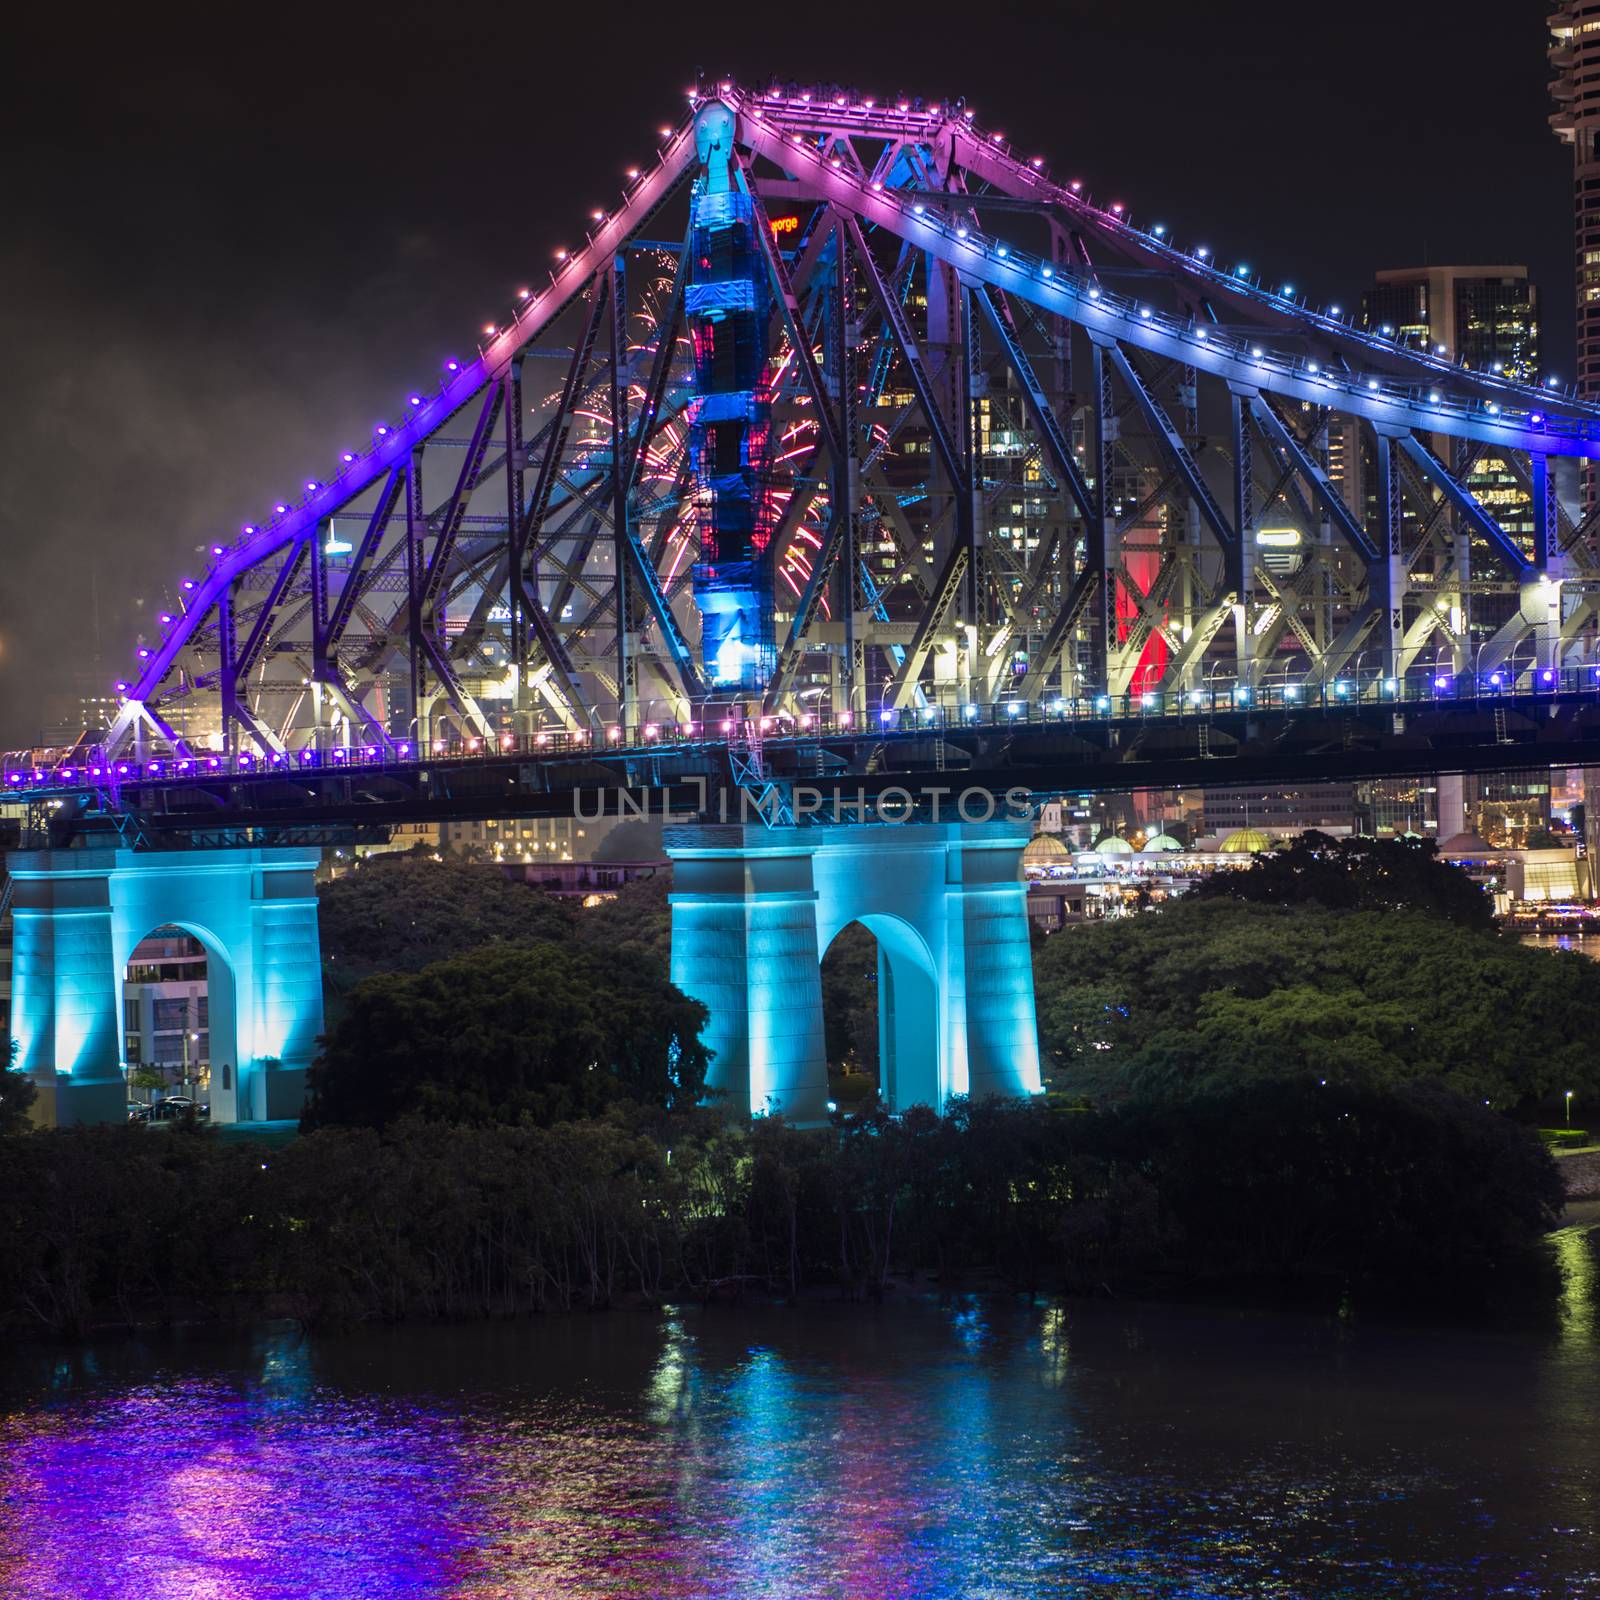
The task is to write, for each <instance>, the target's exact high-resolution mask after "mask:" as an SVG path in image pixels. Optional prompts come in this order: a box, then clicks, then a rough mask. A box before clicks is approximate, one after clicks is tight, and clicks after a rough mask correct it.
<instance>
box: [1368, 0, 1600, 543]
mask: <svg viewBox="0 0 1600 1600" xmlns="http://www.w3.org/2000/svg"><path fill="white" fill-rule="evenodd" d="M1596 13H1597V15H1600V0H1596ZM1361 309H1362V314H1363V316H1364V317H1365V319H1366V323H1367V326H1368V327H1369V328H1371V329H1372V330H1373V331H1374V332H1385V333H1387V334H1389V335H1391V336H1392V337H1394V338H1397V339H1403V340H1405V341H1406V342H1407V343H1408V344H1413V345H1422V346H1425V347H1427V348H1430V349H1436V350H1440V351H1441V352H1442V353H1444V354H1446V355H1448V356H1449V357H1450V359H1451V360H1452V361H1459V362H1461V363H1462V364H1463V365H1464V366H1466V367H1469V368H1471V369H1472V370H1473V371H1475V372H1493V373H1498V374H1500V375H1502V376H1504V377H1507V378H1514V379H1516V380H1517V381H1518V382H1521V383H1537V382H1538V381H1539V289H1538V286H1537V285H1536V284H1535V283H1533V281H1532V280H1531V279H1530V278H1529V277H1528V269H1527V268H1526V267H1398V268H1392V269H1390V270H1388V271H1385V272H1380V273H1379V274H1378V275H1377V279H1376V281H1375V282H1374V284H1373V286H1372V287H1371V288H1370V289H1368V290H1367V291H1366V292H1365V293H1364V294H1363V295H1362V297H1361ZM1438 444H1439V445H1440V446H1443V447H1444V448H1446V449H1448V444H1447V443H1446V442H1445V441H1443V440H1441V441H1438ZM1467 487H1468V488H1469V489H1470V490H1471V491H1472V493H1473V495H1474V496H1475V497H1476V498H1477V500H1478V501H1479V502H1480V503H1481V504H1483V505H1484V506H1486V507H1488V509H1489V511H1490V513H1491V514H1492V515H1493V516H1494V518H1495V520H1496V521H1498V522H1499V524H1500V526H1501V527H1503V528H1504V529H1505V530H1506V532H1507V533H1509V534H1511V535H1512V537H1513V538H1518V539H1521V540H1522V541H1524V542H1525V543H1526V544H1527V545H1528V547H1529V549H1530V550H1531V548H1532V541H1533V532H1534V530H1533V498H1532V495H1531V494H1530V493H1529V491H1528V489H1527V488H1526V487H1525V485H1524V484H1523V483H1522V482H1521V481H1520V480H1519V479H1518V478H1517V477H1516V476H1515V475H1514V474H1513V473H1512V471H1511V468H1510V465H1509V464H1508V463H1507V462H1506V460H1505V459H1504V457H1502V456H1500V455H1497V454H1495V453H1494V452H1493V451H1487V452H1485V453H1484V454H1482V455H1481V456H1480V457H1479V458H1478V460H1477V461H1476V463H1474V465H1473V467H1472V469H1471V471H1470V472H1469V473H1468V474H1467Z"/></svg>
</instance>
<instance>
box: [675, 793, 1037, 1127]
mask: <svg viewBox="0 0 1600 1600" xmlns="http://www.w3.org/2000/svg"><path fill="white" fill-rule="evenodd" d="M1030 834H1031V829H1030V827H1029V826H1028V825H1027V824H1026V823H1022V822H983V823H961V822H954V823H903V824H901V823H853V824H843V825H836V826H826V825H824V826H811V827H788V828H782V827H780V828H767V827H763V826H761V825H759V824H716V823H711V824H701V825H691V826H685V827H676V828H669V829H667V830H666V835H665V842H666V848H667V854H668V855H669V856H671V857H672V859H673V863H674V875H673V890H674V892H673V894H672V979H673V982H674V983H676V984H677V985H678V987H679V988H680V989H682V990H684V992H685V993H687V994H690V995H693V996H694V997H695V998H696V999H698V1000H700V1001H701V1002H703V1003H704V1004H705V1006H706V1007H707V1009H708V1010H709V1012H710V1014H711V1015H710V1021H709V1023H708V1024H707V1027H706V1032H705V1039H706V1043H707V1044H708V1045H709V1046H710V1048H711V1050H712V1051H713V1060H712V1065H711V1072H710V1075H709V1080H708V1086H709V1087H710V1088H712V1089H713V1090H716V1091H720V1092H721V1093H722V1094H723V1095H724V1096H726V1099H727V1103H728V1104H729V1105H730V1106H731V1107H733V1108H735V1109H738V1110H740V1111H743V1110H745V1109H747V1108H748V1110H749V1112H750V1113H751V1114H752V1115H755V1116H761V1115H765V1114H768V1113H781V1114H783V1115H785V1116H788V1117H791V1118H793V1119H795V1120H798V1121H817V1120H820V1119H821V1118H822V1117H824V1116H825V1115H826V1108H827V1095H828V1081H827V1061H826V1056H825V1052H824V1046H823V1033H822V980H821V965H822V955H823V953H824V951H825V950H826V949H827V947H828V945H829V944H831V943H832V942H833V940H834V938H835V937H837V935H838V933H839V931H840V929H842V928H844V927H845V926H846V925H847V924H849V923H851V922H861V923H863V924H864V925H865V926H866V927H867V928H868V930H869V931H871V932H872V933H873V934H874V936H875V937H877V938H878V940H879V949H880V961H882V962H884V963H885V964H886V966H887V969H888V977H889V981H890V993H889V999H890V1004H889V1006H888V1007H887V1013H888V1015H887V1020H886V1019H885V1015H884V1012H885V1007H884V1005H883V1002H882V1001H881V1000H880V1023H879V1025H880V1028H882V1027H884V1026H888V1027H889V1028H890V1033H889V1036H888V1041H887V1042H888V1044H889V1046H890V1048H889V1050H887V1051H886V1052H885V1060H886V1061H889V1060H891V1059H892V1061H893V1063H894V1067H893V1077H892V1081H891V1080H890V1076H889V1074H887V1073H886V1074H885V1080H884V1083H883V1092H884V1096H885V1099H886V1101H887V1103H888V1105H889V1107H890V1109H891V1110H895V1111H903V1110H905V1109H906V1108H907V1107H908V1106H912V1105H919V1104H926V1105H932V1106H934V1107H935V1108H936V1109H942V1108H943V1107H944V1105H945V1103H946V1102H947V1101H948V1100H949V1099H950V1098H951V1097H952V1096H954V1095H971V1096H973V1097H974V1098H977V1099H984V1098H987V1097H989V1096H992V1095H1000V1096H1006V1097H1010V1096H1018V1095H1028V1094H1037V1093H1039V1091H1040V1088H1041V1082H1040V1076H1039V1042H1038V1034H1037V1030H1036V1026H1035V1022H1034V1004H1033V966H1032V958H1031V954H1030V950H1029V944H1028V920H1027V904H1026V900H1025V898H1024V897H1025V894H1026V889H1025V887H1024V885H1023V883H1022V881H1021V875H1020V871H1019V863H1020V860H1021V855H1022V849H1023V847H1024V846H1025V845H1026V844H1027V842H1028V839H1029V837H1030ZM881 970H882V969H880V971H881ZM880 1038H882V1035H880Z"/></svg>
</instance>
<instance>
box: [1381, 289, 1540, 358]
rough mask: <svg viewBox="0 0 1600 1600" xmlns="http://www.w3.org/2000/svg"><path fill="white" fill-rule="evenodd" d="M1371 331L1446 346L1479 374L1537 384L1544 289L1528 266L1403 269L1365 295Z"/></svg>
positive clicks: (1418, 342) (1452, 354) (1452, 353)
mask: <svg viewBox="0 0 1600 1600" xmlns="http://www.w3.org/2000/svg"><path fill="white" fill-rule="evenodd" d="M1361 306H1362V311H1363V312H1364V314H1365V316H1366V319H1367V325H1368V327H1370V328H1374V329H1378V328H1384V327H1387V328H1390V329H1392V330H1393V332H1394V335H1395V337H1397V338H1405V339H1407V340H1408V341H1409V342H1411V343H1415V344H1426V345H1430V346H1438V345H1443V346H1444V348H1445V350H1446V352H1448V354H1449V355H1450V357H1451V359H1452V360H1458V361H1461V362H1462V363H1463V364H1465V365H1466V366H1468V367H1471V368H1472V369H1473V370H1474V371H1478V372H1497V373H1501V374H1503V375H1504V376H1506V377H1508V378H1515V379H1517V380H1519V381H1520V382H1523V383H1536V382H1538V366H1539V291H1538V288H1537V286H1536V285H1535V284H1533V283H1532V282H1531V281H1530V280H1529V278H1528V269H1527V268H1526V267H1402V268H1395V269H1392V270H1390V271H1387V272H1380V273H1379V274H1378V277H1377V282H1376V283H1375V284H1374V285H1373V287H1372V288H1370V289H1368V290H1367V292H1366V293H1365V294H1364V295H1363V296H1362V297H1361Z"/></svg>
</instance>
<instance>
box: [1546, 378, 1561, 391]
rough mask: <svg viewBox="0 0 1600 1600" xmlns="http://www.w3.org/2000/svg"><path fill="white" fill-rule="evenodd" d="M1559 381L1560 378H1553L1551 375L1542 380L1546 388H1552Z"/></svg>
mask: <svg viewBox="0 0 1600 1600" xmlns="http://www.w3.org/2000/svg"><path fill="white" fill-rule="evenodd" d="M1560 382H1561V380H1560V379H1559V378H1553V377H1552V378H1546V379H1545V380H1544V386H1545V388H1547V389H1553V388H1555V386H1556V385H1557V384H1558V383H1560Z"/></svg>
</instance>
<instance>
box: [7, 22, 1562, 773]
mask: <svg viewBox="0 0 1600 1600" xmlns="http://www.w3.org/2000/svg"><path fill="white" fill-rule="evenodd" d="M554 9H555V8H553V7H549V6H547V5H542V4H539V3H528V0H523V3H520V4H516V5H507V4H501V3H498V0H488V3H480V4H476V5H472V6H457V5H451V4H434V5H430V6H419V5H409V4H395V3H390V4H384V5H371V6H360V7H357V6H352V5H347V4H344V3H343V0H325V3H323V4H321V5H315V6H312V5H301V4H277V5H270V6H262V7H249V8H245V7H237V8H229V7H222V6H218V5H216V4H214V3H213V4H208V5H205V6H200V5H191V4H188V3H185V0H165V3H158V4H156V5H149V6H127V5H118V6H116V7H115V8H112V7H108V6H104V5H100V4H89V5H86V6H75V7H68V6H61V5H56V6H49V5H43V6H39V5H36V6H31V7H28V8H27V9H26V11H22V10H20V9H19V10H14V11H12V12H11V13H10V14H9V15H8V17H7V21H6V24H5V32H6V40H5V48H4V51H3V54H4V56H5V58H6V59H5V62H4V64H3V65H0V127H3V130H4V132H3V134H0V150H3V158H0V173H3V174H4V186H3V188H0V206H3V212H0V356H3V360H4V374H5V388H4V400H3V404H4V418H3V421H4V432H3V435H0V437H3V439H4V446H3V449H4V460H3V470H0V540H3V546H0V548H3V552H4V559H3V561H0V744H6V745H16V744H20V743H27V742H31V741H32V740H33V739H34V738H35V737H36V736H37V731H38V725H39V723H40V720H41V707H40V698H39V697H40V694H41V691H42V690H43V689H44V688H46V687H48V686H50V685H52V684H55V683H59V682H61V681H62V678H63V675H64V674H65V673H67V672H68V671H76V670H78V669H93V668H95V666H96V662H97V656H98V664H99V668H100V670H99V674H98V679H97V680H96V681H102V682H103V683H104V685H105V686H106V687H107V688H109V687H110V684H111V681H112V680H113V679H115V678H116V677H118V676H119V675H123V674H128V675H131V671H130V668H131V663H132V653H133V645H134V641H135V637H136V634H137V632H138V630H139V627H140V625H141V624H140V619H141V617H146V616H149V615H150V614H151V613H153V612H154V611H155V610H159V609H160V608H161V605H162V603H163V601H164V600H165V599H166V598H167V597H168V595H169V594H170V591H171V587H172V585H173V584H174V583H175V582H176V580H177V578H178V577H179V576H181V575H182V574H183V573H184V572H186V571H193V570H195V569H196V568H198V567H200V566H202V565H203V564H204V561H203V558H202V557H201V556H199V555H197V554H196V553H195V552H196V548H197V547H208V546H209V545H210V544H211V543H212V542H213V539H214V538H221V537H231V536H232V535H233V534H234V533H236V532H237V530H238V526H239V524H240V523H242V522H245V521H249V520H252V519H254V518H257V517H259V516H260V515H261V514H262V513H263V512H264V511H265V510H266V509H267V505H268V502H269V501H270V500H272V499H273V498H275V497H277V496H279V495H282V494H285V493H290V492H292V491H293V490H294V487H295V485H296V484H297V483H299V482H300V481H302V480H303V479H304V478H306V477H307V476H311V475H320V474H321V473H322V472H324V471H326V470H327V469H328V468H329V466H330V465H331V464H332V462H333V461H334V459H335V457H336V454H337V452H338V451H339V450H340V449H342V448H345V447H347V446H348V445H350V444H351V443H352V442H359V441H362V440H364V439H366V438H367V437H368V436H369V434H370V429H371V426H372V424H373V423H374V422H375V421H376V420H378V419H380V418H383V417H391V416H394V415H397V414H398V413H399V412H400V410H401V409H402V408H403V404H404V395H405V392H406V390H407V388H408V387H409V386H411V385H412V384H413V383H414V382H417V381H428V382H432V381H433V379H434V376H435V375H436V374H437V373H438V371H439V364H440V362H441V360H443V358H444V357H445V356H447V355H449V354H451V353H460V352H462V351H470V350H471V349H472V348H473V347H474V345H475V342H476V341H475V330H476V329H477V327H478V326H479V325H480V324H482V323H483V322H485V321H488V320H492V319H496V318H498V317H499V316H500V315H501V314H502V313H503V311H504V309H505V307H506V306H507V304H508V303H509V301H510V297H511V294H512V292H513V291H514V289H515V288H516V286H517V285H518V284H519V283H520V282H523V281H526V280H528V279H530V278H539V277H541V276H542V275H543V271H544V268H545V267H546V266H547V264H548V262H549V259H550V253H551V251H552V250H553V249H554V248H555V247H556V246H557V245H560V244H563V243H571V242H572V241H574V240H577V239H581V237H582V223H581V219H582V218H583V217H584V216H585V214H586V213H587V212H588V210H590V209H591V208H593V207H595V206H599V205H606V206H609V205H610V204H611V203H612V202H613V201H615V199H616V198H617V195H618V191H619V187H620V182H621V174H622V171H623V169H624V168H625V167H627V166H629V165H632V164H634V163H640V164H643V163H644V162H645V161H646V160H647V159H648V158H649V157H650V156H651V154H652V152H653V150H654V147H655V142H656V138H655V131H656V129H657V128H658V127H659V126H661V125H662V124H663V123H666V122H676V121H677V120H678V119H679V118H680V117H681V116H682V114H683V111H684V107H685V101H684V93H683V91H684V89H685V88H686V87H687V86H688V84H690V83H691V82H692V81H693V76H694V72H695V69H696V68H697V67H701V68H704V70H705V71H706V72H707V73H709V74H723V75H726V74H732V75H735V76H739V77H743V78H746V79H748V80H750V81H755V80H761V79H765V78H766V77H768V76H770V75H772V74H774V73H776V74H778V75H780V76H782V77H784V78H795V79H798V80H801V81H807V82H809V81H818V82H823V81H830V82H840V83H845V84H850V85H853V86H855V87H857V88H859V89H860V90H861V91H862V92H863V93H876V94H879V95H888V94H894V93H897V92H900V91H905V92H908V93H913V94H919V93H920V94H922V95H924V96H925V97H927V98H930V99H933V98H939V97H945V96H953V95H956V94H964V95H965V96H966V98H967V100H968V103H969V104H972V105H975V106H976V107H977V110H978V115H979V118H980V120H981V121H982V122H983V123H984V124H985V125H987V126H990V127H998V128H1001V129H1003V130H1004V131H1005V133H1006V134H1007V135H1008V137H1009V138H1010V139H1011V140H1012V141H1013V143H1014V144H1015V145H1016V146H1017V147H1018V148H1020V149H1022V150H1023V151H1025V152H1027V151H1033V150H1037V151H1039V152H1040V153H1043V154H1045V155H1047V156H1048V157H1049V159H1050V161H1051V164H1052V166H1053V168H1054V169H1055V171H1056V172H1057V173H1059V174H1062V175H1066V174H1067V173H1068V172H1069V170H1070V173H1071V174H1072V175H1081V176H1082V177H1083V178H1084V179H1085V180H1086V181H1087V182H1088V184H1089V186H1090V187H1091V189H1092V190H1093V191H1094V192H1095V193H1096V194H1097V195H1098V196H1099V197H1101V198H1104V199H1107V200H1109V199H1111V198H1113V197H1115V198H1120V199H1124V200H1125V201H1126V202H1127V203H1128V204H1129V205H1130V207H1131V208H1132V209H1133V211H1134V212H1135V214H1136V215H1138V216H1140V217H1143V218H1144V219H1145V220H1153V219H1154V218H1155V217H1156V216H1157V215H1159V216H1160V217H1161V218H1162V219H1164V220H1165V221H1166V222H1168V224H1169V225H1170V226H1171V227H1172V230H1173V235H1174V237H1175V238H1176V239H1177V240H1179V241H1180V242H1183V241H1187V242H1195V241H1198V240H1201V239H1204V240H1205V241H1206V242H1208V243H1210V244H1211V245H1212V246H1213V247H1214V248H1215V249H1216V250H1217V252H1218V254H1219V256H1220V257H1221V258H1222V259H1223V260H1225V261H1226V260H1237V259H1241V258H1242V259H1247V260H1249V261H1250V262H1251V263H1252V264H1255V265H1259V266H1260V267H1262V268H1263V269H1265V270H1267V271H1269V272H1274V273H1281V274H1282V275H1283V276H1284V277H1285V278H1292V279H1293V281H1294V282H1295V283H1296V284H1298V285H1301V286H1303V287H1304V288H1305V289H1306V290H1307V291H1308V293H1309V295H1310V296H1311V297H1312V298H1313V299H1319V300H1328V299H1336V300H1342V301H1343V302H1345V303H1346V304H1349V303H1351V302H1353V301H1354V300H1355V299H1356V297H1357V296H1358V294H1359V292H1360V289H1361V288H1362V286H1363V285H1364V284H1365V282H1366V281H1367V280H1368V278H1369V277H1370V275H1371V273H1372V272H1373V271H1374V270H1376V269H1378V268H1380V267H1385V266H1410V265H1414V264H1417V263H1419V262H1422V261H1424V260H1432V261H1436V262H1444V261H1449V260H1461V261H1489V262H1517V261H1525V262H1527V263H1528V264H1529V266H1530V267H1531V268H1532V269H1533V272H1534V274H1535V276H1536V278H1537V279H1538V280H1539V282H1540V284H1541V287H1542V288H1543V291H1544V294H1545V320H1544V338H1545V366H1546V368H1547V369H1548V370H1552V371H1555V372H1558V373H1560V374H1561V375H1562V376H1563V377H1567V376H1570V373H1571V370H1572V357H1571V346H1572V328H1573V319H1572V312H1571V305H1570V302H1571V298H1572V291H1571V281H1572V255H1571V239H1572V235H1571V202H1570V171H1571V169H1570V155H1569V153H1568V151H1567V149H1566V147H1564V146H1562V145H1560V144H1558V143H1557V141H1556V140H1555V138H1554V137H1553V135H1551V133H1550V131H1549V128H1548V125H1547V122H1546V118H1547V116H1548V113H1549V110H1550V105H1549V101H1548V98H1547V93H1546V83H1547V79H1548V71H1547V68H1546V63H1545V55H1544V46H1545V39H1546V31H1545V26H1544V18H1545V15H1546V13H1547V11H1548V10H1549V5H1548V4H1547V3H1546V0H1495V3H1467V0H1345V3H1343V4H1335V3H1327V0H1322V3H1318V4H1315V5H1307V4H1301V3H1294V0H1278V3H1275V4H1265V3H1258V0H1231V3H1230V0H1220V3H1202V0H1185V3H1182V4H1176V3H1168V0H1100V3H1097V4H1087V3H1079V0H1055V3H1053V4H1052V3H1049V0H1032V3H1028V4H1017V3H1011V0H973V3H972V4H970V5H968V6H964V7H956V6H952V5H946V4H944V3H942V0H932V3H928V0H924V3H921V4H911V3H907V4H905V5H894V6H891V5H888V4H884V3H882V0H855V3H853V4H849V5H843V6H834V5H817V4H813V5H809V6H804V7H802V6H800V5H798V4H796V5H792V6H787V7H780V6H778V5H774V4H753V3H746V4H744V5H726V4H721V3H715V4H683V5H678V6H672V5H662V6H658V7H652V8H649V9H645V8H636V7H632V6H629V5H625V4H623V5H613V6H606V5H601V4H594V3H591V4H588V5H583V6H568V7H564V8H561V15H562V16H563V17H564V18H566V19H568V20H564V21H554V22H552V21H550V20H548V18H549V16H550V13H551V12H552V11H553V10H554ZM97 614H98V620H99V629H98V639H97V636H96V626H95V621H96V615H97ZM86 687H87V685H86Z"/></svg>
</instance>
